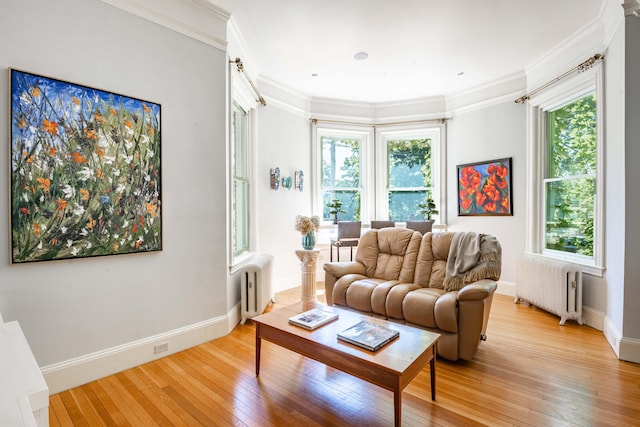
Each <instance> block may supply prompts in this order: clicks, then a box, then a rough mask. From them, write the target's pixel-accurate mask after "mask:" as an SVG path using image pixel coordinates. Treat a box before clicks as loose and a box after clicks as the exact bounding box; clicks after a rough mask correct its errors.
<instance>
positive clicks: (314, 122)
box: [309, 117, 451, 128]
mask: <svg viewBox="0 0 640 427" xmlns="http://www.w3.org/2000/svg"><path fill="white" fill-rule="evenodd" d="M309 120H310V121H311V123H312V124H314V125H317V124H318V123H333V124H341V125H358V126H371V127H373V128H376V127H384V126H398V125H411V124H415V123H431V122H436V123H440V124H445V123H446V122H447V120H451V119H447V118H446V117H442V118H439V119H424V120H409V121H405V122H391V123H378V124H374V123H361V122H349V121H342V120H322V119H309Z"/></svg>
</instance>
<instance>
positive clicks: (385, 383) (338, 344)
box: [252, 301, 440, 426]
mask: <svg viewBox="0 0 640 427" xmlns="http://www.w3.org/2000/svg"><path fill="white" fill-rule="evenodd" d="M313 307H324V308H325V309H327V310H330V311H334V312H336V313H338V314H339V315H340V317H339V319H338V320H336V321H334V322H331V323H329V324H326V325H324V326H321V327H319V328H318V329H315V330H313V331H308V330H306V329H304V328H301V327H298V326H294V325H291V324H289V322H288V319H289V317H291V316H294V315H296V314H299V313H302V312H303V311H306V310H310V309H311V308H313ZM364 319H366V320H370V321H372V322H375V323H379V324H381V325H384V326H388V327H391V328H393V329H396V330H398V331H400V337H399V338H398V339H396V340H394V341H392V342H391V343H389V344H387V345H386V346H385V347H383V348H381V349H380V350H378V351H376V352H371V351H369V350H365V349H362V348H360V347H357V346H355V345H351V344H348V343H345V342H343V341H338V339H337V337H336V334H337V333H338V332H340V331H343V330H345V329H347V328H348V327H350V326H353V325H355V324H356V323H358V322H359V321H361V320H364ZM252 320H253V321H254V322H255V324H256V376H258V375H260V346H261V342H262V339H265V340H267V341H271V342H272V343H274V344H277V345H279V346H281V347H284V348H286V349H289V350H291V351H294V352H296V353H298V354H301V355H303V356H306V357H309V358H311V359H314V360H317V361H318V362H320V363H324V364H325V365H327V366H331V367H332V368H336V369H339V370H341V371H343V372H346V373H348V374H351V375H354V376H356V377H358V378H361V379H363V380H365V381H368V382H370V383H372V384H375V385H378V386H380V387H383V388H386V389H387V390H391V391H392V392H393V405H394V416H395V425H396V426H400V425H401V415H402V390H403V389H404V388H405V387H406V386H407V384H409V383H410V382H411V380H412V379H413V378H414V377H415V376H416V375H418V373H419V372H420V371H421V370H422V369H423V368H424V367H425V366H426V365H427V363H429V365H430V373H431V400H435V399H436V364H435V362H436V343H437V342H438V339H439V338H440V335H439V334H436V333H433V332H429V331H425V330H422V329H418V328H413V327H411V326H406V325H402V324H398V323H393V322H388V321H386V320H382V319H378V318H374V317H369V316H364V315H361V314H358V313H355V312H353V311H349V310H344V309H340V308H338V307H335V306H333V307H326V306H323V305H322V304H319V303H316V302H313V301H305V302H299V303H296V304H293V305H290V306H287V307H284V308H281V309H277V310H274V311H272V312H269V313H266V314H262V315H260V316H257V317H254V318H253V319H252Z"/></svg>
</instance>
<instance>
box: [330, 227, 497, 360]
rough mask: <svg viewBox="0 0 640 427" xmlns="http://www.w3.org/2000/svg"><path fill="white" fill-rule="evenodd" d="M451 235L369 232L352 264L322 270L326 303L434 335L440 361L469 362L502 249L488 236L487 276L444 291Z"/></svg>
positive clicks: (481, 331)
mask: <svg viewBox="0 0 640 427" xmlns="http://www.w3.org/2000/svg"><path fill="white" fill-rule="evenodd" d="M475 234H477V233H475ZM455 235H456V233H453V232H445V233H431V232H429V233H426V234H425V235H424V236H423V235H422V234H420V233H419V232H417V231H413V230H409V229H404V228H383V229H379V230H370V231H369V232H367V233H366V234H364V235H363V236H362V238H361V239H360V244H359V245H358V250H357V252H356V259H355V261H352V262H329V263H326V264H325V265H324V270H325V291H326V299H327V303H328V304H329V305H333V304H336V305H339V306H343V307H348V308H350V309H353V310H357V311H361V312H364V313H366V314H369V315H373V316H379V317H382V318H386V319H388V320H391V321H396V322H401V323H406V324H410V325H413V326H417V327H421V328H424V329H428V330H431V331H434V332H438V333H439V334H441V339H440V341H439V343H438V354H439V355H440V356H441V357H444V358H446V359H449V360H457V359H464V360H471V359H472V358H473V356H474V354H475V353H476V350H477V348H478V345H479V343H480V340H481V339H482V340H484V339H485V337H486V335H485V334H486V328H487V321H488V318H489V312H490V309H491V302H492V300H493V294H494V292H495V290H496V287H497V284H496V280H498V278H499V275H500V267H501V248H500V245H499V243H497V241H496V240H495V238H493V237H492V236H490V237H491V238H493V239H494V240H493V241H494V254H493V258H492V259H493V261H490V262H493V266H494V268H493V270H492V274H488V275H489V276H492V277H490V278H485V279H482V278H480V280H475V279H478V277H477V275H476V277H474V278H473V279H474V281H473V282H472V283H467V282H460V283H458V286H457V287H459V289H458V290H445V288H447V289H450V288H451V286H449V284H450V283H451V282H449V279H448V278H447V280H445V276H446V275H447V271H449V272H451V270H448V268H449V269H450V268H452V264H450V265H449V267H447V260H448V258H449V255H450V252H451V253H455V251H453V252H452V251H451V247H452V240H454V245H456V242H460V241H461V239H462V237H464V236H463V235H460V236H457V238H456V239H454V237H455ZM481 236H485V235H481ZM468 237H473V236H468ZM456 247H457V246H456ZM452 258H455V257H452ZM482 261H483V259H479V261H478V265H479V264H481V262H482ZM481 270H482V272H481V273H480V274H481V275H483V274H485V273H486V271H485V269H481ZM465 283H466V284H465Z"/></svg>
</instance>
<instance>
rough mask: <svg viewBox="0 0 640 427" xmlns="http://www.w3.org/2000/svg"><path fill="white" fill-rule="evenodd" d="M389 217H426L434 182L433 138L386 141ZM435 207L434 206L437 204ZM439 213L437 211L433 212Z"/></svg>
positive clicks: (401, 219)
mask: <svg viewBox="0 0 640 427" xmlns="http://www.w3.org/2000/svg"><path fill="white" fill-rule="evenodd" d="M387 160H388V182H389V219H390V220H392V221H406V220H415V219H423V217H424V213H423V212H422V207H421V206H420V204H421V203H424V202H425V199H426V197H427V194H428V193H429V191H430V189H431V186H432V181H431V140H430V139H399V140H391V141H388V142H387ZM434 208H435V206H434ZM432 213H433V214H437V211H436V212H432Z"/></svg>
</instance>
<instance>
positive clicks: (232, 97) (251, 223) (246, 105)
mask: <svg viewBox="0 0 640 427" xmlns="http://www.w3.org/2000/svg"><path fill="white" fill-rule="evenodd" d="M229 59H231V58H229ZM228 77H229V86H228V98H227V132H226V135H227V145H226V149H227V152H226V153H225V154H226V156H227V166H226V167H227V170H226V173H227V188H228V192H227V218H226V224H227V234H226V236H227V260H228V262H229V270H230V271H231V272H233V271H235V270H236V269H237V268H238V267H239V266H241V265H242V264H243V263H245V262H246V261H247V260H249V259H250V258H251V257H252V256H253V255H254V254H255V252H256V233H255V230H256V218H255V215H252V213H253V211H254V209H255V206H256V197H257V195H256V191H255V189H256V183H255V179H256V178H255V177H256V171H255V165H256V163H255V146H256V141H255V140H256V135H257V130H256V108H257V106H258V104H257V101H256V99H255V97H254V96H253V92H252V89H251V87H250V86H249V84H248V83H247V80H246V79H245V78H242V77H241V76H240V75H239V73H238V72H237V71H236V70H235V65H234V64H233V63H232V61H230V62H229V66H228ZM234 105H238V106H239V107H240V108H241V109H242V110H244V111H245V112H246V114H247V116H246V118H247V120H246V129H245V130H246V145H245V150H244V151H245V158H246V164H245V166H246V169H245V170H246V173H247V176H248V187H249V189H248V195H247V204H248V206H247V218H246V226H247V229H246V233H247V239H248V248H247V250H244V251H242V252H239V253H234V252H235V251H234V242H233V227H234V224H233V221H234V217H235V212H234V206H235V200H234V197H235V195H234V186H233V184H234V177H233V173H234V168H233V161H234V155H235V153H234V150H235V142H234V141H233V137H234V135H233V110H234Z"/></svg>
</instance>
